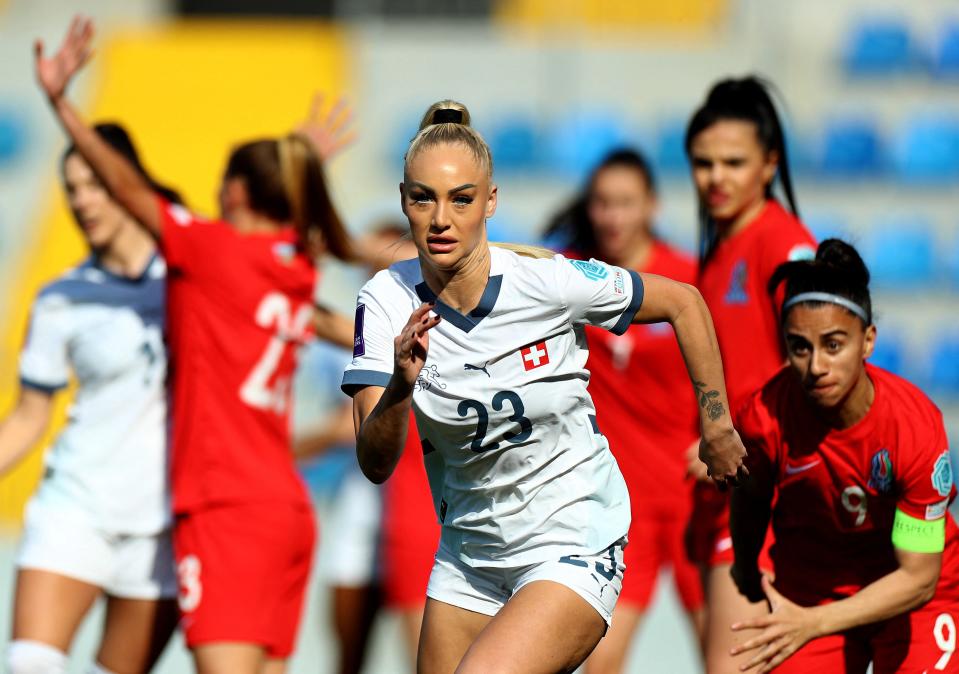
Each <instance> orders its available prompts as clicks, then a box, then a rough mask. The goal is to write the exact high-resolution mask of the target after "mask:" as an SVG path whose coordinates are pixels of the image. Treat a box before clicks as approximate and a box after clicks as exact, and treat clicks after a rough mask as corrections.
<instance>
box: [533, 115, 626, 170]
mask: <svg viewBox="0 0 959 674" xmlns="http://www.w3.org/2000/svg"><path fill="white" fill-rule="evenodd" d="M550 138H551V143H550V151H549V162H550V164H551V168H553V169H555V170H557V171H559V172H561V173H564V174H566V175H567V176H572V177H574V178H577V179H582V178H584V177H585V176H586V174H587V172H588V171H590V170H591V169H592V168H593V167H594V166H595V165H596V164H597V163H599V162H600V161H601V160H602V158H603V157H604V156H605V155H606V154H607V153H609V152H610V151H612V150H615V149H616V148H618V147H621V146H622V145H624V144H626V142H627V139H628V134H627V133H626V129H625V127H624V125H623V120H622V115H617V114H613V113H612V112H607V111H603V110H589V111H582V112H577V113H574V114H572V115H569V116H567V117H565V118H563V119H561V120H560V121H559V122H558V123H557V124H556V127H555V128H554V130H553V132H552V133H551V134H550Z"/></svg>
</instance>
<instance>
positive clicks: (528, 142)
mask: <svg viewBox="0 0 959 674" xmlns="http://www.w3.org/2000/svg"><path fill="white" fill-rule="evenodd" d="M487 140H488V141H489V146H490V150H491V151H492V153H493V162H494V164H495V166H496V170H497V171H500V170H502V171H529V170H532V169H535V168H536V167H537V166H538V165H539V164H540V161H541V156H540V142H539V134H538V132H537V129H536V125H535V124H534V123H533V122H532V120H529V119H525V118H523V117H521V116H509V117H507V118H506V119H503V120H500V122H499V123H498V124H495V125H493V127H492V130H491V131H490V133H489V137H488V138H487Z"/></svg>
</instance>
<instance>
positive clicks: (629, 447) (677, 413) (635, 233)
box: [546, 149, 704, 672]
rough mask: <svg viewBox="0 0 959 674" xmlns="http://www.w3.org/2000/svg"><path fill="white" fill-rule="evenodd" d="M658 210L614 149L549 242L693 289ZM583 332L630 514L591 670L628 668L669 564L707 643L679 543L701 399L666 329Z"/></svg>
mask: <svg viewBox="0 0 959 674" xmlns="http://www.w3.org/2000/svg"><path fill="white" fill-rule="evenodd" d="M657 211H658V203H657V195H656V181H655V179H654V177H653V173H652V169H651V168H650V165H649V162H648V161H647V160H646V158H645V157H643V156H642V155H640V154H639V153H638V152H637V151H635V150H631V149H622V150H617V151H614V152H612V153H611V154H609V155H607V156H606V157H605V158H604V159H603V160H602V161H601V162H600V163H599V165H598V166H597V167H596V168H595V169H594V170H593V172H592V174H591V175H590V177H589V179H588V180H587V187H586V191H585V193H584V194H583V195H582V196H581V197H579V198H578V199H576V200H575V201H574V202H573V203H572V204H571V205H570V206H569V207H568V208H567V209H565V210H564V211H563V212H561V213H560V214H558V215H557V216H556V217H555V218H554V220H553V222H552V223H551V225H550V226H549V228H548V230H547V232H546V235H547V237H549V238H550V240H556V241H567V242H568V248H569V254H570V256H571V257H577V258H580V259H586V260H588V259H590V258H591V257H595V258H597V259H601V260H604V261H606V262H609V263H610V264H614V265H617V266H619V267H623V268H625V269H632V270H634V271H637V272H646V273H650V274H659V275H661V276H666V277H668V278H671V279H674V280H676V281H681V282H683V283H695V281H696V265H695V262H694V261H693V260H692V259H691V258H690V257H688V256H687V255H685V254H683V253H681V252H679V251H678V250H676V249H675V248H673V247H672V246H670V245H668V244H667V243H665V242H664V241H662V240H661V239H660V238H659V237H658V236H657V235H656V233H655V231H654V229H653V222H654V220H655V217H656V213H657ZM586 335H587V340H588V343H589V360H588V361H587V362H586V368H587V369H588V370H589V372H590V381H589V392H590V396H591V397H592V399H593V403H594V404H595V405H596V419H597V421H598V423H599V428H600V429H601V430H602V432H603V434H604V435H605V436H606V438H607V439H608V440H609V448H610V450H612V452H613V456H615V457H616V462H617V463H618V464H619V468H620V470H621V471H622V472H623V477H624V478H625V479H626V486H627V487H628V488H629V501H630V506H631V509H632V522H631V524H630V528H629V545H628V546H627V547H626V552H625V556H624V560H625V562H626V568H627V569H628V571H629V573H628V574H627V575H626V576H625V577H624V579H623V592H622V594H621V595H620V597H619V602H618V603H617V605H616V611H615V613H614V618H615V620H614V622H613V626H612V628H611V629H610V630H609V632H608V633H607V635H606V637H605V638H604V639H603V640H602V641H600V643H599V645H598V646H597V647H596V650H595V651H594V652H593V654H592V655H591V656H590V658H589V660H588V661H587V664H586V670H587V671H588V672H621V671H624V667H625V663H626V659H627V655H628V650H629V646H630V643H631V642H632V640H633V636H634V633H635V632H636V629H637V628H638V627H639V624H640V622H641V620H642V618H643V614H644V613H645V611H646V608H647V607H648V606H649V604H650V600H651V599H652V596H653V590H654V589H655V587H656V581H657V578H658V576H659V573H660V571H661V570H662V569H663V568H667V567H668V568H671V569H672V572H673V578H674V580H675V583H676V589H677V591H678V593H679V597H680V599H681V600H682V603H683V607H684V608H685V609H686V612H687V613H688V614H689V618H690V621H691V623H692V627H693V630H694V632H695V633H696V635H697V636H698V637H700V638H701V636H702V629H703V620H704V614H703V591H702V580H701V578H700V574H699V570H698V568H697V567H696V565H695V564H693V563H692V562H691V561H690V559H689V558H688V556H687V554H686V550H685V546H684V543H683V541H684V539H685V531H686V527H687V525H688V523H689V515H690V511H691V509H692V485H693V483H692V482H691V481H690V480H689V479H687V474H686V466H687V460H686V456H687V452H688V449H689V448H690V446H691V445H693V443H696V450H697V451H698V449H699V447H698V439H699V433H698V430H697V425H696V421H697V416H696V399H695V397H694V395H693V390H692V388H691V387H690V385H689V381H688V378H687V377H686V368H685V365H684V363H683V359H682V354H681V353H680V351H679V348H678V346H677V344H676V338H675V336H674V334H673V331H672V330H671V329H670V328H669V326H668V325H667V324H661V323H653V324H649V325H632V326H630V327H629V329H628V330H627V331H626V332H625V333H623V334H622V335H614V334H611V333H609V332H607V331H605V330H600V329H597V328H593V327H587V328H586ZM628 391H634V392H636V393H635V394H626V393H625V392H628Z"/></svg>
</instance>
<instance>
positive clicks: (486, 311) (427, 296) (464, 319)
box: [416, 274, 503, 332]
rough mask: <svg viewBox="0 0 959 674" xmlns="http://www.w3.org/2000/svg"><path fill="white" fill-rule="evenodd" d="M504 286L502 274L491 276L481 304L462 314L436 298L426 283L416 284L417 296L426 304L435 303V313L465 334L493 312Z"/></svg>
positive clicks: (480, 301)
mask: <svg viewBox="0 0 959 674" xmlns="http://www.w3.org/2000/svg"><path fill="white" fill-rule="evenodd" d="M502 285H503V275H502V274H496V275H495V276H490V277H489V280H488V281H487V282H486V289H485V290H483V296H482V297H480V300H479V304H477V305H476V308H475V309H473V310H472V311H471V312H469V313H468V314H461V313H460V312H458V311H457V310H456V309H454V308H453V307H451V306H449V305H448V304H445V303H444V302H443V300H441V299H439V298H438V297H437V296H436V293H434V292H433V291H432V290H430V287H429V286H428V285H426V281H420V282H419V283H417V284H416V294H417V296H419V298H420V299H421V300H422V301H424V302H435V303H436V308H435V309H434V310H433V311H435V312H436V313H437V314H439V316H441V317H442V318H443V319H444V320H446V321H448V322H450V323H451V324H453V325H455V326H456V327H457V328H459V329H460V330H462V331H463V332H469V331H471V330H472V329H473V328H475V327H476V326H477V325H479V323H480V321H481V320H483V319H484V318H486V317H487V316H489V315H490V313H491V312H492V311H493V307H495V306H496V300H497V299H498V298H499V291H500V288H501V287H502Z"/></svg>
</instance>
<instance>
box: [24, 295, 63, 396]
mask: <svg viewBox="0 0 959 674" xmlns="http://www.w3.org/2000/svg"><path fill="white" fill-rule="evenodd" d="M69 309H70V302H69V300H67V298H65V297H63V296H62V295H56V294H50V295H41V296H40V297H39V298H38V299H37V301H36V302H35V303H34V305H33V314H32V316H31V318H30V327H29V331H28V332H27V339H26V343H25V344H24V346H23V350H22V351H21V353H20V383H21V385H23V386H24V387H27V388H31V389H35V390H38V391H42V392H44V393H54V392H56V391H59V390H60V389H62V388H65V387H66V385H67V383H68V382H69V379H70V363H69V360H68V358H67V342H68V339H69V327H70V326H69V316H70V311H69Z"/></svg>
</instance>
